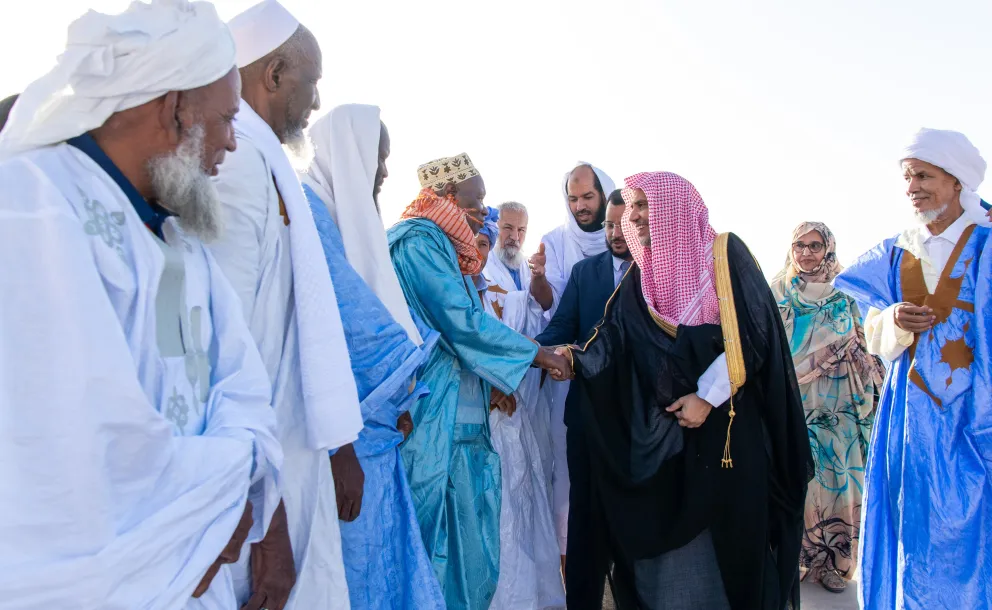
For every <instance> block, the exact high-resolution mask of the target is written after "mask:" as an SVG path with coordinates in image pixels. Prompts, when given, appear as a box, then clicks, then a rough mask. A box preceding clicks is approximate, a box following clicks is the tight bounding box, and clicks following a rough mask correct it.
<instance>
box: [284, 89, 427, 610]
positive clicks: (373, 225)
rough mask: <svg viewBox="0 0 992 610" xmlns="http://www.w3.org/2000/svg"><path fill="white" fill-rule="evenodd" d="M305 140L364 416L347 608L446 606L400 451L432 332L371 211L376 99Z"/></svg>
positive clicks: (347, 551) (376, 163)
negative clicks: (420, 322) (414, 314)
mask: <svg viewBox="0 0 992 610" xmlns="http://www.w3.org/2000/svg"><path fill="white" fill-rule="evenodd" d="M310 137H311V139H312V140H313V143H314V147H315V149H316V156H315V157H314V159H313V162H312V163H311V165H310V168H309V170H307V173H306V174H304V175H303V177H302V178H303V190H304V192H305V193H306V195H307V200H308V201H309V203H310V209H311V211H312V212H313V217H314V221H315V224H316V225H317V232H318V233H319V234H320V241H321V244H322V245H323V248H324V256H325V258H326V259H327V266H328V268H329V270H330V273H331V280H332V281H333V282H334V290H335V292H336V293H337V295H338V307H339V308H340V310H341V320H342V322H343V324H344V333H345V340H346V341H347V343H348V353H349V356H350V359H351V370H352V372H353V373H354V375H355V384H356V385H357V387H358V398H359V400H360V401H361V409H362V421H363V423H364V424H365V427H364V428H363V429H362V431H361V433H360V434H359V435H358V440H357V441H355V443H354V448H355V453H356V454H357V456H358V460H359V462H360V463H361V468H362V471H363V472H364V474H365V486H364V494H363V496H362V501H361V506H360V507H358V508H360V509H361V513H360V514H359V515H358V517H357V518H356V519H354V520H353V521H341V551H342V554H343V556H344V568H345V574H346V576H347V580H348V595H349V598H350V601H351V607H352V609H353V610H399V609H403V608H409V609H417V608H442V607H444V598H443V597H442V595H441V587H440V585H439V584H438V581H437V577H436V576H435V574H434V570H433V569H432V567H431V562H430V560H429V559H428V557H427V552H426V550H425V549H424V543H423V541H422V539H421V536H420V527H419V525H418V524H417V515H416V512H415V510H414V507H413V498H412V496H411V495H410V485H409V484H408V483H407V480H406V472H405V471H404V469H403V464H402V462H401V461H400V456H399V445H400V443H402V442H403V440H404V438H405V435H407V434H409V432H410V429H411V427H412V424H411V422H410V415H409V413H408V410H409V409H410V406H411V405H412V404H413V403H415V402H416V401H417V399H418V398H420V397H421V396H423V395H424V394H426V393H427V389H426V387H425V386H424V385H423V384H421V383H416V381H415V380H416V376H417V371H418V369H419V367H421V366H422V365H423V363H424V361H425V360H426V359H427V356H428V355H429V354H430V352H431V350H432V349H433V347H434V344H435V343H436V342H437V333H435V332H433V331H431V330H429V329H427V328H421V329H419V330H418V328H417V327H416V326H415V325H414V323H413V320H412V318H411V316H410V313H409V309H408V307H407V304H406V301H405V300H404V298H403V293H402V291H401V290H400V286H399V282H398V281H397V279H396V274H395V273H394V272H393V267H392V264H391V263H390V262H389V250H388V247H387V245H386V233H385V231H384V230H383V228H382V224H381V221H380V220H379V216H378V214H377V209H378V206H377V205H376V197H377V194H378V191H379V188H380V187H381V185H382V182H383V180H384V179H385V177H386V175H387V172H386V158H387V157H388V156H389V133H388V132H387V131H386V126H385V125H384V124H382V123H381V122H380V120H379V108H377V107H375V106H365V105H359V104H349V105H345V106H338V107H337V108H334V109H333V110H331V112H330V113H329V114H327V115H325V116H324V117H322V118H321V119H320V120H319V121H317V122H316V123H314V124H313V126H312V127H311V128H310ZM363 273H364V274H365V275H367V276H368V277H369V280H368V281H366V279H365V275H363ZM393 311H395V312H396V315H395V317H394V315H393V313H392V312H393ZM401 320H402V322H401ZM407 322H408V323H409V324H408V325H405V324H404V323H407ZM418 345H419V347H418ZM340 500H341V498H340V497H339V501H340Z"/></svg>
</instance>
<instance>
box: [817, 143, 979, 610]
mask: <svg viewBox="0 0 992 610" xmlns="http://www.w3.org/2000/svg"><path fill="white" fill-rule="evenodd" d="M900 164H901V168H902V174H903V178H904V180H905V181H906V195H907V196H908V197H909V200H910V203H911V205H912V206H913V209H914V212H915V213H916V217H917V219H918V220H919V223H920V225H921V226H917V227H914V228H912V229H909V230H907V231H904V232H902V233H900V234H899V235H897V236H895V237H892V238H889V239H887V240H885V241H883V242H882V243H881V244H879V245H878V246H876V247H875V248H873V249H872V250H870V251H868V252H867V253H866V254H864V255H862V256H861V258H859V259H858V260H857V261H856V262H855V263H854V264H853V265H851V266H850V267H849V268H848V269H847V270H845V271H844V272H843V273H841V274H840V275H839V276H838V277H837V279H836V280H835V281H834V285H835V286H836V287H837V289H839V290H843V291H844V292H846V293H847V294H849V295H851V296H852V297H854V298H855V299H857V300H858V301H860V302H862V303H865V304H867V305H869V306H870V307H871V309H870V310H869V311H868V315H867V319H866V322H865V335H866V338H867V341H868V347H869V350H871V351H872V352H873V353H876V354H878V355H880V356H882V357H883V358H885V359H886V360H888V361H890V362H891V363H892V364H891V366H890V367H889V370H888V375H887V377H886V379H885V392H884V393H883V394H882V400H881V402H880V403H879V405H878V408H877V411H876V415H875V430H876V432H875V436H874V438H873V441H872V442H873V445H872V451H871V453H870V454H869V458H868V465H867V473H866V475H865V484H866V486H865V488H866V496H865V501H864V508H863V514H864V517H863V520H864V523H865V524H866V526H865V527H864V528H863V529H862V532H861V551H860V554H859V566H858V573H859V580H860V584H861V589H860V597H861V604H862V605H861V607H862V608H902V607H906V608H911V607H912V608H984V607H987V605H988V600H989V599H990V597H992V585H990V583H992V579H990V574H992V558H990V556H989V553H988V549H989V548H990V547H992V534H990V531H992V530H990V529H989V526H988V524H989V523H992V491H990V489H992V487H990V484H989V477H988V471H989V468H992V403H990V402H989V398H988V397H989V395H990V393H992V362H990V361H989V355H990V351H989V350H990V347H992V344H990V334H989V329H988V324H989V320H990V318H992V304H990V303H989V290H990V278H992V254H990V252H989V250H990V247H992V246H990V242H989V229H988V227H986V226H976V223H985V222H986V217H985V214H984V211H983V209H982V208H983V207H985V206H983V205H982V201H981V199H979V197H978V195H977V194H976V193H975V189H976V188H977V187H978V185H979V184H981V182H982V180H983V178H984V176H985V167H986V166H985V161H984V160H983V159H982V157H981V155H980V154H979V153H978V150H977V149H976V148H975V147H974V146H973V145H972V144H971V142H969V141H968V138H966V137H965V136H964V134H961V133H957V132H953V131H941V130H935V129H924V130H922V131H920V132H919V133H918V134H917V135H916V137H915V138H914V139H913V141H912V142H911V143H910V145H909V146H908V147H907V148H906V149H905V151H904V152H903V155H902V158H901V160H900Z"/></svg>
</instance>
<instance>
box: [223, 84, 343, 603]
mask: <svg viewBox="0 0 992 610" xmlns="http://www.w3.org/2000/svg"><path fill="white" fill-rule="evenodd" d="M234 127H235V134H236V136H237V140H238V148H237V150H236V151H235V152H234V153H232V154H229V155H228V157H227V160H226V161H225V162H224V165H222V166H221V169H220V175H219V176H218V177H217V179H216V184H217V189H218V192H219V193H220V197H221V202H222V204H223V207H224V212H225V215H226V216H225V231H224V235H223V237H222V238H221V240H219V241H218V242H217V243H216V244H213V245H212V246H211V250H212V252H213V254H214V256H216V257H217V260H218V262H219V263H220V265H221V266H222V267H223V269H224V272H225V273H226V274H227V277H228V279H230V281H231V283H232V285H233V286H234V288H235V290H236V291H237V292H238V294H239V295H240V297H241V301H242V305H243V308H244V313H245V318H246V319H247V320H248V325H249V328H250V330H251V333H252V336H253V337H254V339H255V341H256V343H257V344H258V347H259V351H260V352H261V355H262V360H263V361H264V362H265V365H266V369H267V370H268V373H269V375H270V377H271V378H272V380H273V385H274V388H273V391H274V396H273V400H272V402H273V405H274V406H275V408H276V414H277V418H278V427H279V440H280V442H281V443H282V445H283V451H284V453H285V462H284V465H283V470H282V481H281V484H280V487H281V490H282V495H283V500H284V502H285V505H286V513H287V518H288V523H289V529H290V539H291V541H292V544H293V553H294V557H295V560H296V569H297V581H296V586H295V587H294V588H293V593H292V597H291V598H290V603H289V605H288V606H287V608H289V609H291V610H292V609H296V610H307V609H309V608H347V607H348V592H347V591H348V589H347V582H346V580H345V575H344V566H343V564H342V558H341V536H340V530H339V526H338V518H337V503H336V500H335V495H334V481H333V479H332V476H331V470H330V461H329V457H328V451H329V450H332V449H337V448H338V447H341V446H342V445H345V444H348V443H351V442H353V441H354V440H356V439H357V438H358V433H359V432H360V431H361V429H362V426H363V423H362V418H361V411H360V408H359V403H358V390H357V389H356V387H355V379H354V377H353V376H352V374H351V361H350V357H349V355H348V347H347V344H346V343H345V338H344V329H343V327H342V325H341V315H340V312H339V311H338V306H337V301H336V299H335V295H334V287H333V285H332V284H331V280H330V274H329V273H328V272H327V263H326V261H325V260H324V254H323V249H322V248H321V245H320V238H319V236H318V234H317V229H316V226H315V225H314V222H313V215H312V214H311V213H310V207H309V205H308V204H307V201H306V198H305V196H304V194H303V190H302V187H301V186H300V183H299V180H298V179H297V177H296V173H295V172H294V171H293V169H292V166H291V165H290V162H289V158H288V157H287V156H286V154H285V152H284V151H283V149H282V147H281V145H280V144H279V141H278V139H277V138H276V135H275V133H273V132H272V129H271V128H269V126H268V125H267V124H266V123H265V122H264V121H263V120H262V119H261V118H260V117H259V116H258V115H257V114H256V113H255V112H254V111H253V110H252V109H251V107H250V106H249V105H248V104H247V103H246V102H242V104H241V111H240V112H239V113H238V116H237V118H236V120H235V125H234ZM280 199H281V200H282V202H283V203H284V205H285V212H286V215H285V216H283V215H282V214H281V213H280ZM287 222H288V225H287ZM242 555H243V557H242V559H243V562H242V564H241V565H245V564H246V557H244V556H245V555H247V551H245V552H243V553H242ZM237 578H238V586H239V589H240V590H241V591H242V594H243V593H244V591H245V590H246V587H247V586H248V583H247V582H245V579H246V578H247V574H246V573H244V572H242V573H239V574H238V575H237Z"/></svg>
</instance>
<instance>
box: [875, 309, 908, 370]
mask: <svg viewBox="0 0 992 610" xmlns="http://www.w3.org/2000/svg"><path fill="white" fill-rule="evenodd" d="M898 306H899V303H896V304H895V305H890V306H888V307H886V308H885V309H882V310H879V309H876V308H874V307H871V308H869V309H868V314H867V315H866V316H865V341H866V342H867V343H868V352H869V353H872V354H875V355H876V356H881V357H882V358H885V359H886V360H888V361H889V362H893V361H895V360H896V359H898V358H899V356H901V355H902V353H903V351H905V350H906V348H907V347H909V346H910V345H912V344H913V333H911V332H909V331H908V330H903V329H901V328H899V327H898V326H897V325H896V307H898Z"/></svg>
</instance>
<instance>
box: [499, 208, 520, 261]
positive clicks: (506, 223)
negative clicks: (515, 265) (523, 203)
mask: <svg viewBox="0 0 992 610" xmlns="http://www.w3.org/2000/svg"><path fill="white" fill-rule="evenodd" d="M526 238H527V213H526V212H521V211H520V210H503V211H501V212H500V213H499V237H497V239H498V240H499V247H500V248H502V249H503V250H505V251H507V252H508V253H511V252H512V254H511V255H515V254H516V253H517V252H519V251H520V249H521V248H523V247H524V239H526Z"/></svg>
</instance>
